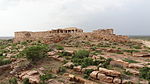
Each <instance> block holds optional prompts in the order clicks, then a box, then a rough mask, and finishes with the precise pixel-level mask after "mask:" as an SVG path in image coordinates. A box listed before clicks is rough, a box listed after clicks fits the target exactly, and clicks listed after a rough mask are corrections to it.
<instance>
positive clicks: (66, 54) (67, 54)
mask: <svg viewBox="0 0 150 84" xmlns="http://www.w3.org/2000/svg"><path fill="white" fill-rule="evenodd" d="M59 55H60V56H62V57H63V56H72V54H71V53H69V52H65V51H63V52H61V53H59Z"/></svg>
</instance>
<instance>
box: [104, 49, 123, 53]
mask: <svg viewBox="0 0 150 84" xmlns="http://www.w3.org/2000/svg"><path fill="white" fill-rule="evenodd" d="M107 52H110V53H117V52H121V51H120V50H118V49H108V50H107Z"/></svg>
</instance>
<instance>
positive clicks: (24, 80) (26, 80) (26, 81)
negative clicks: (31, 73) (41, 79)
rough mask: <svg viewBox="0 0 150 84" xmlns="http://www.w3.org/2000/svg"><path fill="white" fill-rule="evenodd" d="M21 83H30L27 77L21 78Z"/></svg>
mask: <svg viewBox="0 0 150 84" xmlns="http://www.w3.org/2000/svg"><path fill="white" fill-rule="evenodd" d="M23 84H31V83H30V82H29V79H28V78H25V79H23Z"/></svg>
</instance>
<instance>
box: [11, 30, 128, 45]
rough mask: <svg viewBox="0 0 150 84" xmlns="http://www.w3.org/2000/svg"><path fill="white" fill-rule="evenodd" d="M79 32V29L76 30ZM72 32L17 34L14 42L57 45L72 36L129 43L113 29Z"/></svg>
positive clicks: (56, 31)
mask: <svg viewBox="0 0 150 84" xmlns="http://www.w3.org/2000/svg"><path fill="white" fill-rule="evenodd" d="M76 30H77V29H76ZM76 30H73V31H74V32H71V31H72V30H65V31H67V32H61V31H63V30H62V29H59V30H53V31H55V32H51V31H44V32H15V38H14V42H23V41H27V40H31V41H41V42H43V43H56V42H60V41H62V40H64V39H65V38H69V37H71V36H78V37H81V38H83V39H89V40H97V41H100V40H106V41H118V42H126V41H128V37H127V36H121V35H116V34H114V33H113V29H105V30H104V29H103V30H94V31H93V32H82V30H80V31H79V32H77V31H76Z"/></svg>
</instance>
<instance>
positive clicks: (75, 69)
mask: <svg viewBox="0 0 150 84" xmlns="http://www.w3.org/2000/svg"><path fill="white" fill-rule="evenodd" d="M81 69H82V68H81V66H74V67H73V70H74V71H78V72H81Z"/></svg>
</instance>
